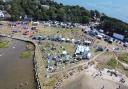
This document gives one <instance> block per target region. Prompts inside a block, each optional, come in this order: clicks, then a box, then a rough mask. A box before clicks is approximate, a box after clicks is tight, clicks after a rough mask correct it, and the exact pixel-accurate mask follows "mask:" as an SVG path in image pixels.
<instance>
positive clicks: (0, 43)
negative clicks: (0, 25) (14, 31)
mask: <svg viewBox="0 0 128 89" xmlns="http://www.w3.org/2000/svg"><path fill="white" fill-rule="evenodd" d="M8 46H9V42H8V41H0V48H7V47H8Z"/></svg>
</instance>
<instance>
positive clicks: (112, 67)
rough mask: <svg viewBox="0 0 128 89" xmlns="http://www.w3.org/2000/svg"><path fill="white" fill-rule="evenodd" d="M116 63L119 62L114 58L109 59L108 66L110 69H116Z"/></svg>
mask: <svg viewBox="0 0 128 89" xmlns="http://www.w3.org/2000/svg"><path fill="white" fill-rule="evenodd" d="M116 64H117V62H116V60H115V59H113V58H112V59H111V60H110V61H108V63H107V66H108V68H110V69H115V68H116Z"/></svg>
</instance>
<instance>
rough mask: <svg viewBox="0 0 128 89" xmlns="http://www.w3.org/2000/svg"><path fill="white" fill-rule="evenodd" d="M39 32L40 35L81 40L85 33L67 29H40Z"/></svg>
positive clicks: (41, 27) (40, 27)
mask: <svg viewBox="0 0 128 89" xmlns="http://www.w3.org/2000/svg"><path fill="white" fill-rule="evenodd" d="M38 29H39V31H38V34H40V35H46V36H51V35H62V36H63V37H65V38H74V39H80V38H81V37H82V36H83V35H84V33H83V32H82V31H81V30H80V29H75V28H73V29H65V28H56V27H45V28H44V27H43V26H39V27H38Z"/></svg>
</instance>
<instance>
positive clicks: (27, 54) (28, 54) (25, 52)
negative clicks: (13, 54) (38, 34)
mask: <svg viewBox="0 0 128 89" xmlns="http://www.w3.org/2000/svg"><path fill="white" fill-rule="evenodd" d="M31 56H32V52H31V51H29V50H28V51H24V52H22V53H21V54H20V57H21V58H22V59H27V58H30V57H31Z"/></svg>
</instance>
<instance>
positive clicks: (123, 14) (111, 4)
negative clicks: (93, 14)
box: [56, 0, 128, 22]
mask: <svg viewBox="0 0 128 89" xmlns="http://www.w3.org/2000/svg"><path fill="white" fill-rule="evenodd" d="M56 1H57V2H62V3H63V4H65V5H80V6H83V7H85V8H87V9H97V10H99V11H100V12H103V13H105V14H107V15H108V16H112V17H115V18H118V19H121V20H123V21H125V22H128V5H127V4H128V0H56Z"/></svg>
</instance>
